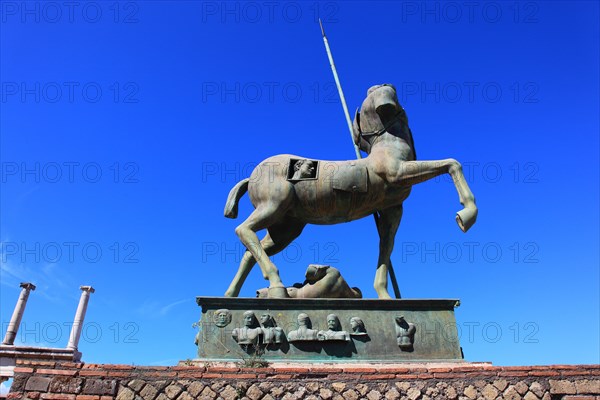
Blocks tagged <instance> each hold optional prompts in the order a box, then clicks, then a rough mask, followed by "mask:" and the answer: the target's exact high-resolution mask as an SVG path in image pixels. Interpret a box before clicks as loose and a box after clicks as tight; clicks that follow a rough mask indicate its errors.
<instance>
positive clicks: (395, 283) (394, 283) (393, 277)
mask: <svg viewBox="0 0 600 400" xmlns="http://www.w3.org/2000/svg"><path fill="white" fill-rule="evenodd" d="M319 25H320V26H321V34H322V35H323V43H325V50H327V57H328V58H329V65H331V72H333V79H334V80H335V85H336V86H337V90H338V93H339V94H340V100H341V102H342V108H343V109H344V115H345V116H346V123H347V124H348V130H349V131H350V138H352V144H353V146H354V152H355V153H356V158H357V159H359V160H360V159H361V158H362V155H361V154H360V149H359V148H358V145H357V144H356V143H354V138H353V134H352V120H351V119H350V113H349V112H348V106H347V105H346V98H345V97H344V91H343V90H342V84H341V83H340V78H339V76H338V74H337V70H336V68H335V63H334V62H333V56H332V55H331V49H330V48H329V41H327V36H325V29H323V23H322V22H321V18H319ZM373 218H375V225H376V226H378V227H379V215H378V214H377V212H375V213H373ZM388 271H389V273H390V280H391V281H392V286H393V288H394V294H395V295H396V298H397V299H399V298H400V288H399V287H398V281H397V280H396V273H395V272H394V267H392V261H391V260H390V263H389V268H388Z"/></svg>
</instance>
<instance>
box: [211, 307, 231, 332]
mask: <svg viewBox="0 0 600 400" xmlns="http://www.w3.org/2000/svg"><path fill="white" fill-rule="evenodd" d="M213 321H214V323H215V325H216V326H218V327H219V328H224V327H226V326H227V325H229V324H230V323H231V312H229V310H226V309H220V310H217V311H215V313H214V316H213Z"/></svg>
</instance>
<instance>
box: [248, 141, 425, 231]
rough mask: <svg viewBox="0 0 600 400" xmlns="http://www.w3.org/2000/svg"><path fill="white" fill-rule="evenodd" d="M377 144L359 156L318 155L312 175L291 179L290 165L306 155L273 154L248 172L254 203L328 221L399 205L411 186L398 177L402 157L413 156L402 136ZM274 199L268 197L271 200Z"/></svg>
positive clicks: (316, 221) (307, 219)
mask: <svg viewBox="0 0 600 400" xmlns="http://www.w3.org/2000/svg"><path fill="white" fill-rule="evenodd" d="M382 139H383V140H382V141H381V142H383V143H382V144H384V145H378V146H375V147H373V149H372V150H371V153H370V154H369V156H368V157H366V158H363V159H360V160H349V161H325V160H314V159H308V160H310V161H312V162H313V163H314V164H316V165H314V164H313V165H314V170H315V173H314V176H312V177H309V178H303V179H295V180H294V179H292V174H293V170H292V167H291V166H290V164H291V165H293V164H294V163H295V162H296V160H306V158H304V157H300V156H294V155H289V154H284V155H277V156H273V157H270V158H268V159H266V160H265V161H263V162H262V163H261V164H259V165H258V166H257V167H256V168H255V169H254V171H253V172H252V175H251V176H250V183H249V189H248V190H249V194H250V199H251V201H252V203H253V204H265V203H267V204H268V203H272V205H273V206H274V207H275V206H277V207H285V208H286V215H288V216H289V217H292V218H296V219H299V220H302V221H304V222H306V223H311V224H319V225H328V224H337V223H341V222H348V221H353V220H355V219H359V218H363V217H365V216H367V215H370V214H371V213H372V212H373V210H374V209H375V210H385V209H386V208H389V207H392V206H398V205H400V204H402V202H403V201H404V200H405V199H406V198H407V197H408V195H409V194H410V190H411V186H410V185H408V184H407V183H406V182H402V180H399V179H398V176H399V172H400V170H401V168H402V163H403V162H404V160H414V156H413V152H412V150H411V148H410V146H409V145H408V144H406V143H405V142H404V141H402V140H392V141H389V142H388V143H385V138H383V137H382ZM269 200H270V201H269Z"/></svg>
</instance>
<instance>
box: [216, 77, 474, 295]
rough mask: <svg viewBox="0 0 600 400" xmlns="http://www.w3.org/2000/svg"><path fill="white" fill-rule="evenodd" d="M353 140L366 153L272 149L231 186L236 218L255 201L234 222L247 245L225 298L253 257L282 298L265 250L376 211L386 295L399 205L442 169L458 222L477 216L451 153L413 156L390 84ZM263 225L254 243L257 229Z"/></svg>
mask: <svg viewBox="0 0 600 400" xmlns="http://www.w3.org/2000/svg"><path fill="white" fill-rule="evenodd" d="M353 134H354V140H355V142H356V143H357V144H359V146H360V148H361V150H363V151H365V152H367V153H368V156H367V157H366V158H364V159H359V160H350V161H324V160H314V159H307V158H303V157H298V156H294V155H287V154H286V155H277V156H273V157H270V158H268V159H266V160H264V161H263V162H261V163H260V164H259V165H258V166H257V167H256V168H255V169H254V171H253V172H252V174H251V176H250V177H249V178H247V179H244V180H242V181H241V182H239V183H238V184H237V185H235V186H234V188H233V189H232V190H231V192H230V194H229V197H228V199H227V204H226V206H225V216H226V217H229V218H235V217H237V207H238V202H239V199H240V198H241V197H242V196H243V195H244V194H245V192H246V191H248V193H249V196H250V201H251V202H252V204H253V205H254V207H255V210H254V211H253V212H252V214H251V215H250V216H249V217H248V218H247V219H246V220H245V221H244V222H243V223H242V224H241V225H239V226H238V227H237V228H236V234H237V235H238V236H239V238H240V240H241V241H242V243H243V244H244V245H245V246H246V249H247V251H246V253H245V254H244V256H243V258H242V261H241V263H240V266H239V269H238V272H237V274H236V276H235V278H234V279H233V281H232V283H231V285H230V287H229V289H228V290H227V292H226V294H225V295H226V296H237V295H238V294H239V291H240V289H241V287H242V284H243V282H244V280H245V279H246V277H247V276H248V273H249V272H250V270H251V268H252V267H253V266H254V264H255V263H256V262H258V264H259V266H260V268H261V270H262V273H263V276H264V277H265V279H268V280H269V282H270V285H269V297H287V296H288V294H287V291H286V289H285V287H284V285H283V283H282V282H281V279H280V277H279V271H278V270H277V268H276V267H275V265H274V264H273V263H272V261H271V260H270V259H269V256H271V255H273V254H276V253H278V252H280V251H282V250H283V249H284V248H285V247H286V246H287V245H289V244H290V243H291V242H292V241H293V240H294V239H295V238H296V237H298V236H299V235H300V233H301V232H302V230H303V228H304V227H305V226H306V224H317V225H329V224H337V223H342V222H348V221H353V220H356V219H359V218H363V217H365V216H368V215H370V214H373V213H374V212H378V213H379V221H378V226H377V228H378V231H379V236H380V251H379V260H378V264H377V271H376V276H375V289H376V291H377V294H378V296H379V298H390V296H389V294H388V292H387V272H388V266H389V265H390V255H391V253H392V250H393V245H394V238H395V235H396V231H397V229H398V226H399V224H400V219H401V218H402V203H403V201H404V200H406V198H407V197H408V195H409V194H410V191H411V187H412V185H414V184H417V183H420V182H424V181H426V180H429V179H431V178H434V177H436V176H439V175H441V174H444V173H448V174H450V175H451V176H452V178H453V181H454V184H455V186H456V189H457V191H458V194H459V200H460V203H461V204H462V205H463V206H464V209H463V210H461V211H459V212H458V213H457V216H456V221H457V223H458V224H459V226H460V228H461V229H462V230H463V231H465V232H466V231H467V230H468V229H469V228H470V227H471V226H472V225H473V223H474V222H475V220H476V218H477V207H476V206H475V198H474V197H473V194H472V193H471V191H470V189H469V187H468V185H467V183H466V181H465V179H464V176H463V173H462V168H461V166H460V164H459V163H458V162H457V161H456V160H453V159H446V160H439V161H416V155H415V150H414V142H413V138H412V133H411V131H410V128H409V126H408V120H407V117H406V114H405V112H404V110H403V109H402V107H401V106H400V104H399V102H398V99H397V95H396V90H395V88H394V87H393V86H392V85H377V86H373V87H372V88H370V89H369V91H368V93H367V98H366V99H365V101H364V102H363V104H362V107H361V112H360V113H357V115H356V118H355V120H354V126H353ZM262 229H266V230H267V234H266V236H265V237H264V238H263V239H262V240H261V241H260V242H259V240H258V237H257V235H256V232H257V231H259V230H262Z"/></svg>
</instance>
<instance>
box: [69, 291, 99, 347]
mask: <svg viewBox="0 0 600 400" xmlns="http://www.w3.org/2000/svg"><path fill="white" fill-rule="evenodd" d="M79 289H81V290H82V291H83V292H82V293H81V297H80V298H79V305H78V306H77V312H76V313H75V320H74V321H73V327H72V328H71V335H70V336H69V344H67V349H68V350H77V346H78V345H79V337H80V336H81V329H82V328H83V320H84V319H85V312H86V310H87V305H88V301H89V300H90V294H91V293H94V292H95V291H96V290H95V289H94V288H93V287H91V286H81V287H80V288H79Z"/></svg>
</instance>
